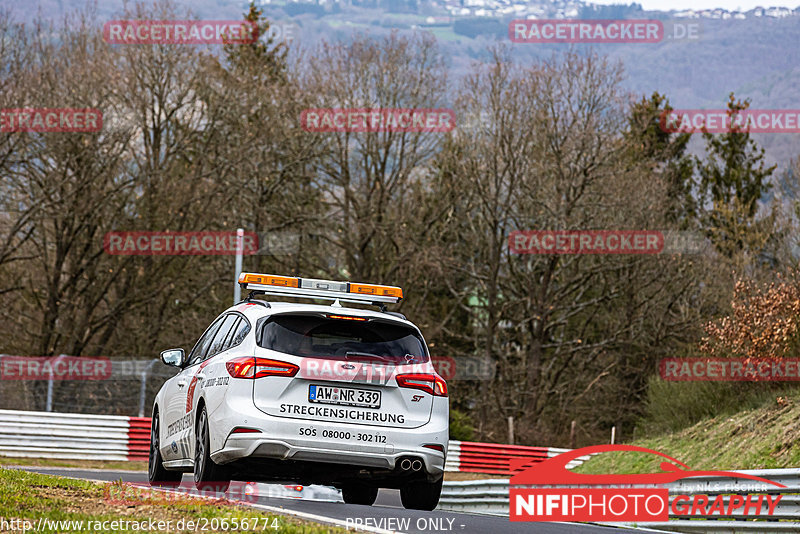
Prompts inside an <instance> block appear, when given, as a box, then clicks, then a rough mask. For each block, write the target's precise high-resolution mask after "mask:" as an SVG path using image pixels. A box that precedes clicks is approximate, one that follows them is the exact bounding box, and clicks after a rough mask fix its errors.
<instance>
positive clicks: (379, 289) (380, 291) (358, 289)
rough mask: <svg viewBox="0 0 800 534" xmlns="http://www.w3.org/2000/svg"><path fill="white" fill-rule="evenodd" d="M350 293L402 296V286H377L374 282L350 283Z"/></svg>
mask: <svg viewBox="0 0 800 534" xmlns="http://www.w3.org/2000/svg"><path fill="white" fill-rule="evenodd" d="M350 293H358V294H359V295H382V296H384V297H397V298H399V299H401V298H403V290H402V288H399V287H395V286H379V285H375V284H355V283H352V284H350Z"/></svg>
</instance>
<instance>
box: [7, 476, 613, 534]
mask: <svg viewBox="0 0 800 534" xmlns="http://www.w3.org/2000/svg"><path fill="white" fill-rule="evenodd" d="M20 469H27V470H30V471H35V472H37V473H44V474H48V475H58V476H63V477H72V478H83V479H90V480H103V481H115V480H120V479H122V480H123V481H125V482H146V481H147V473H145V472H138V471H108V470H92V469H65V468H58V467H20ZM190 481H191V477H190V476H188V475H187V476H184V477H183V482H184V483H187V482H190ZM258 503H259V504H261V505H266V506H269V507H272V508H281V509H284V510H288V511H294V512H300V513H303V514H311V515H314V516H320V517H324V518H328V519H333V520H338V521H341V522H347V520H348V519H350V523H349V524H351V525H352V524H353V523H352V522H353V521H355V520H356V519H361V520H362V521H363V520H364V519H366V518H370V519H371V521H370V522H369V526H370V527H373V528H375V527H376V526H377V527H378V529H382V530H383V531H387V530H396V529H397V525H398V521H403V523H406V521H404V520H408V522H407V524H408V525H409V527H408V528H407V529H404V530H402V531H398V532H414V533H420V532H424V533H428V534H430V533H444V532H454V533H475V534H511V533H518V532H535V533H537V534H538V533H541V534H611V533H617V534H619V533H620V532H625V531H626V530H627V529H618V528H612V527H601V526H596V525H585V524H578V523H516V522H515V523H512V522H510V521H509V520H508V519H506V518H502V517H493V516H485V515H475V514H465V513H460V512H444V511H438V510H436V511H433V512H423V511H417V510H406V509H404V508H403V507H402V505H401V504H400V494H399V492H398V491H397V490H381V492H380V493H379V494H378V500H377V502H376V503H375V505H374V506H361V505H355V504H344V503H342V502H320V501H309V500H301V499H291V498H279V497H266V496H259V498H258ZM382 520H383V521H382ZM390 520H391V522H389V521H390ZM339 526H342V527H343V526H344V525H339ZM387 527H388V528H387ZM373 531H377V530H373Z"/></svg>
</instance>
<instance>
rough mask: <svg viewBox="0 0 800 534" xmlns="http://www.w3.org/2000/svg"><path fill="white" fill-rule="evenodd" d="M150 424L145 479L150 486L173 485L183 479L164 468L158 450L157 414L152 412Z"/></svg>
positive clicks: (175, 472) (176, 473) (177, 473)
mask: <svg viewBox="0 0 800 534" xmlns="http://www.w3.org/2000/svg"><path fill="white" fill-rule="evenodd" d="M151 421H152V422H151V423H150V457H149V458H148V466H147V478H148V480H149V481H150V485H151V486H159V485H175V484H176V483H178V482H180V481H181V478H183V473H181V472H180V471H168V470H167V469H165V468H164V459H163V458H162V457H161V450H160V449H159V447H160V443H159V421H158V412H157V411H154V412H153V418H152V420H151Z"/></svg>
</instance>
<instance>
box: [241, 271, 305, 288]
mask: <svg viewBox="0 0 800 534" xmlns="http://www.w3.org/2000/svg"><path fill="white" fill-rule="evenodd" d="M239 283H240V284H263V285H267V286H279V287H300V279H299V278H294V277H291V276H273V275H271V274H255V273H242V274H240V275H239Z"/></svg>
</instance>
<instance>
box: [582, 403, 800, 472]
mask: <svg viewBox="0 0 800 534" xmlns="http://www.w3.org/2000/svg"><path fill="white" fill-rule="evenodd" d="M630 444H631V445H638V446H641V447H646V448H649V449H653V450H656V451H659V452H662V453H664V454H667V455H668V456H671V457H673V458H675V459H677V460H679V461H681V462H683V463H685V464H687V465H688V466H689V467H690V468H691V469H776V468H782V467H797V466H798V465H800V395H793V396H791V397H780V399H778V398H776V397H772V399H771V400H770V401H769V402H766V403H764V404H762V405H761V406H759V407H757V408H752V409H747V410H744V411H741V412H738V413H736V414H732V415H722V416H718V417H712V418H707V419H704V420H702V421H700V422H698V423H696V424H694V425H692V426H690V427H688V428H685V429H683V430H680V431H677V432H671V433H665V434H662V435H658V436H654V437H649V438H645V439H640V440H636V441H634V442H631V443H630ZM659 463H660V460H658V459H657V458H654V457H652V456H651V455H647V454H640V453H629V452H615V453H605V454H601V455H598V456H595V457H593V458H592V459H591V460H589V461H588V462H586V463H585V464H583V465H582V466H580V467H579V468H577V469H576V471H577V472H582V473H648V472H650V473H652V472H658V471H659V469H658V467H659Z"/></svg>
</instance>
